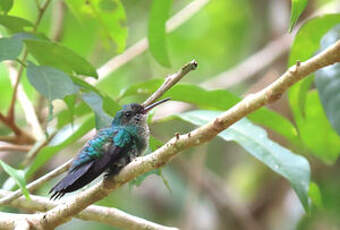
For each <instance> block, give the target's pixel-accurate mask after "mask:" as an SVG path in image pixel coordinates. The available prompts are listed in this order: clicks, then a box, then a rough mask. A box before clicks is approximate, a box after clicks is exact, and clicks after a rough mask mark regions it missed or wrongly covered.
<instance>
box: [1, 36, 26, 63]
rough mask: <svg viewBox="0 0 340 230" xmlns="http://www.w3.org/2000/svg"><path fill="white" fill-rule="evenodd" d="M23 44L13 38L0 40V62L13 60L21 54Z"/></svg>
mask: <svg viewBox="0 0 340 230" xmlns="http://www.w3.org/2000/svg"><path fill="white" fill-rule="evenodd" d="M22 47H23V44H22V42H21V41H20V40H18V39H14V38H0V61H4V60H15V59H16V58H17V57H18V56H19V54H20V53H21V50H22Z"/></svg>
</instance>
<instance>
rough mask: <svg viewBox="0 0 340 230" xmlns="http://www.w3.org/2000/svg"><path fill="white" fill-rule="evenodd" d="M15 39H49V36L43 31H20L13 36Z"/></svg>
mask: <svg viewBox="0 0 340 230" xmlns="http://www.w3.org/2000/svg"><path fill="white" fill-rule="evenodd" d="M12 37H13V38H15V39H19V40H21V41H23V40H45V41H49V39H48V37H46V35H45V34H41V33H32V32H20V33H15V34H13V36H12Z"/></svg>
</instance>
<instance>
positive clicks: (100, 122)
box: [82, 92, 112, 129]
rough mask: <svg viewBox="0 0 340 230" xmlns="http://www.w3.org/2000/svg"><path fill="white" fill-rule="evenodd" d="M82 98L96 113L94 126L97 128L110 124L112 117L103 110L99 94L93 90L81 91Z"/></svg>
mask: <svg viewBox="0 0 340 230" xmlns="http://www.w3.org/2000/svg"><path fill="white" fill-rule="evenodd" d="M82 99H83V101H85V103H86V104H88V106H90V107H91V109H92V110H93V111H94V113H95V115H96V128H97V129H101V128H104V127H108V126H109V125H110V124H111V122H112V117H110V116H109V115H107V114H106V113H105V112H104V110H103V98H102V97H101V96H100V95H98V94H96V93H94V92H89V93H83V95H82Z"/></svg>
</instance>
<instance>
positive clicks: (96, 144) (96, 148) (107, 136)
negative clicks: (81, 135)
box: [69, 129, 118, 172]
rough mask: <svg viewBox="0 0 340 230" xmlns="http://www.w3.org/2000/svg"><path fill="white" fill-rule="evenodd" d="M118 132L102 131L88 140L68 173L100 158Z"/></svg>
mask: <svg viewBox="0 0 340 230" xmlns="http://www.w3.org/2000/svg"><path fill="white" fill-rule="evenodd" d="M117 132H118V130H112V129H102V130H99V132H98V133H97V134H96V136H94V137H93V138H92V139H91V140H89V141H88V142H87V143H86V145H85V146H84V147H83V149H82V150H81V151H80V152H79V154H78V155H77V157H76V158H75V159H74V160H73V162H72V166H71V168H70V170H69V171H70V172H72V171H74V170H75V169H77V168H79V167H80V166H82V165H84V164H88V163H90V162H92V161H93V160H96V159H99V158H101V157H102V156H103V155H104V153H105V148H108V146H109V145H112V144H113V139H112V137H113V136H114V135H115V134H116V133H117Z"/></svg>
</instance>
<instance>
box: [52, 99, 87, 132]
mask: <svg viewBox="0 0 340 230" xmlns="http://www.w3.org/2000/svg"><path fill="white" fill-rule="evenodd" d="M89 113H91V108H90V107H89V106H88V105H87V104H86V103H85V102H80V103H79V104H78V105H76V106H75V109H74V114H73V117H74V118H79V117H82V116H84V115H87V114H89ZM71 117H72V114H71V111H69V110H68V109H65V110H63V111H60V112H59V113H58V114H57V119H58V124H57V128H58V129H60V128H62V127H64V126H65V125H67V124H69V123H70V124H71V125H72V119H71Z"/></svg>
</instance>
